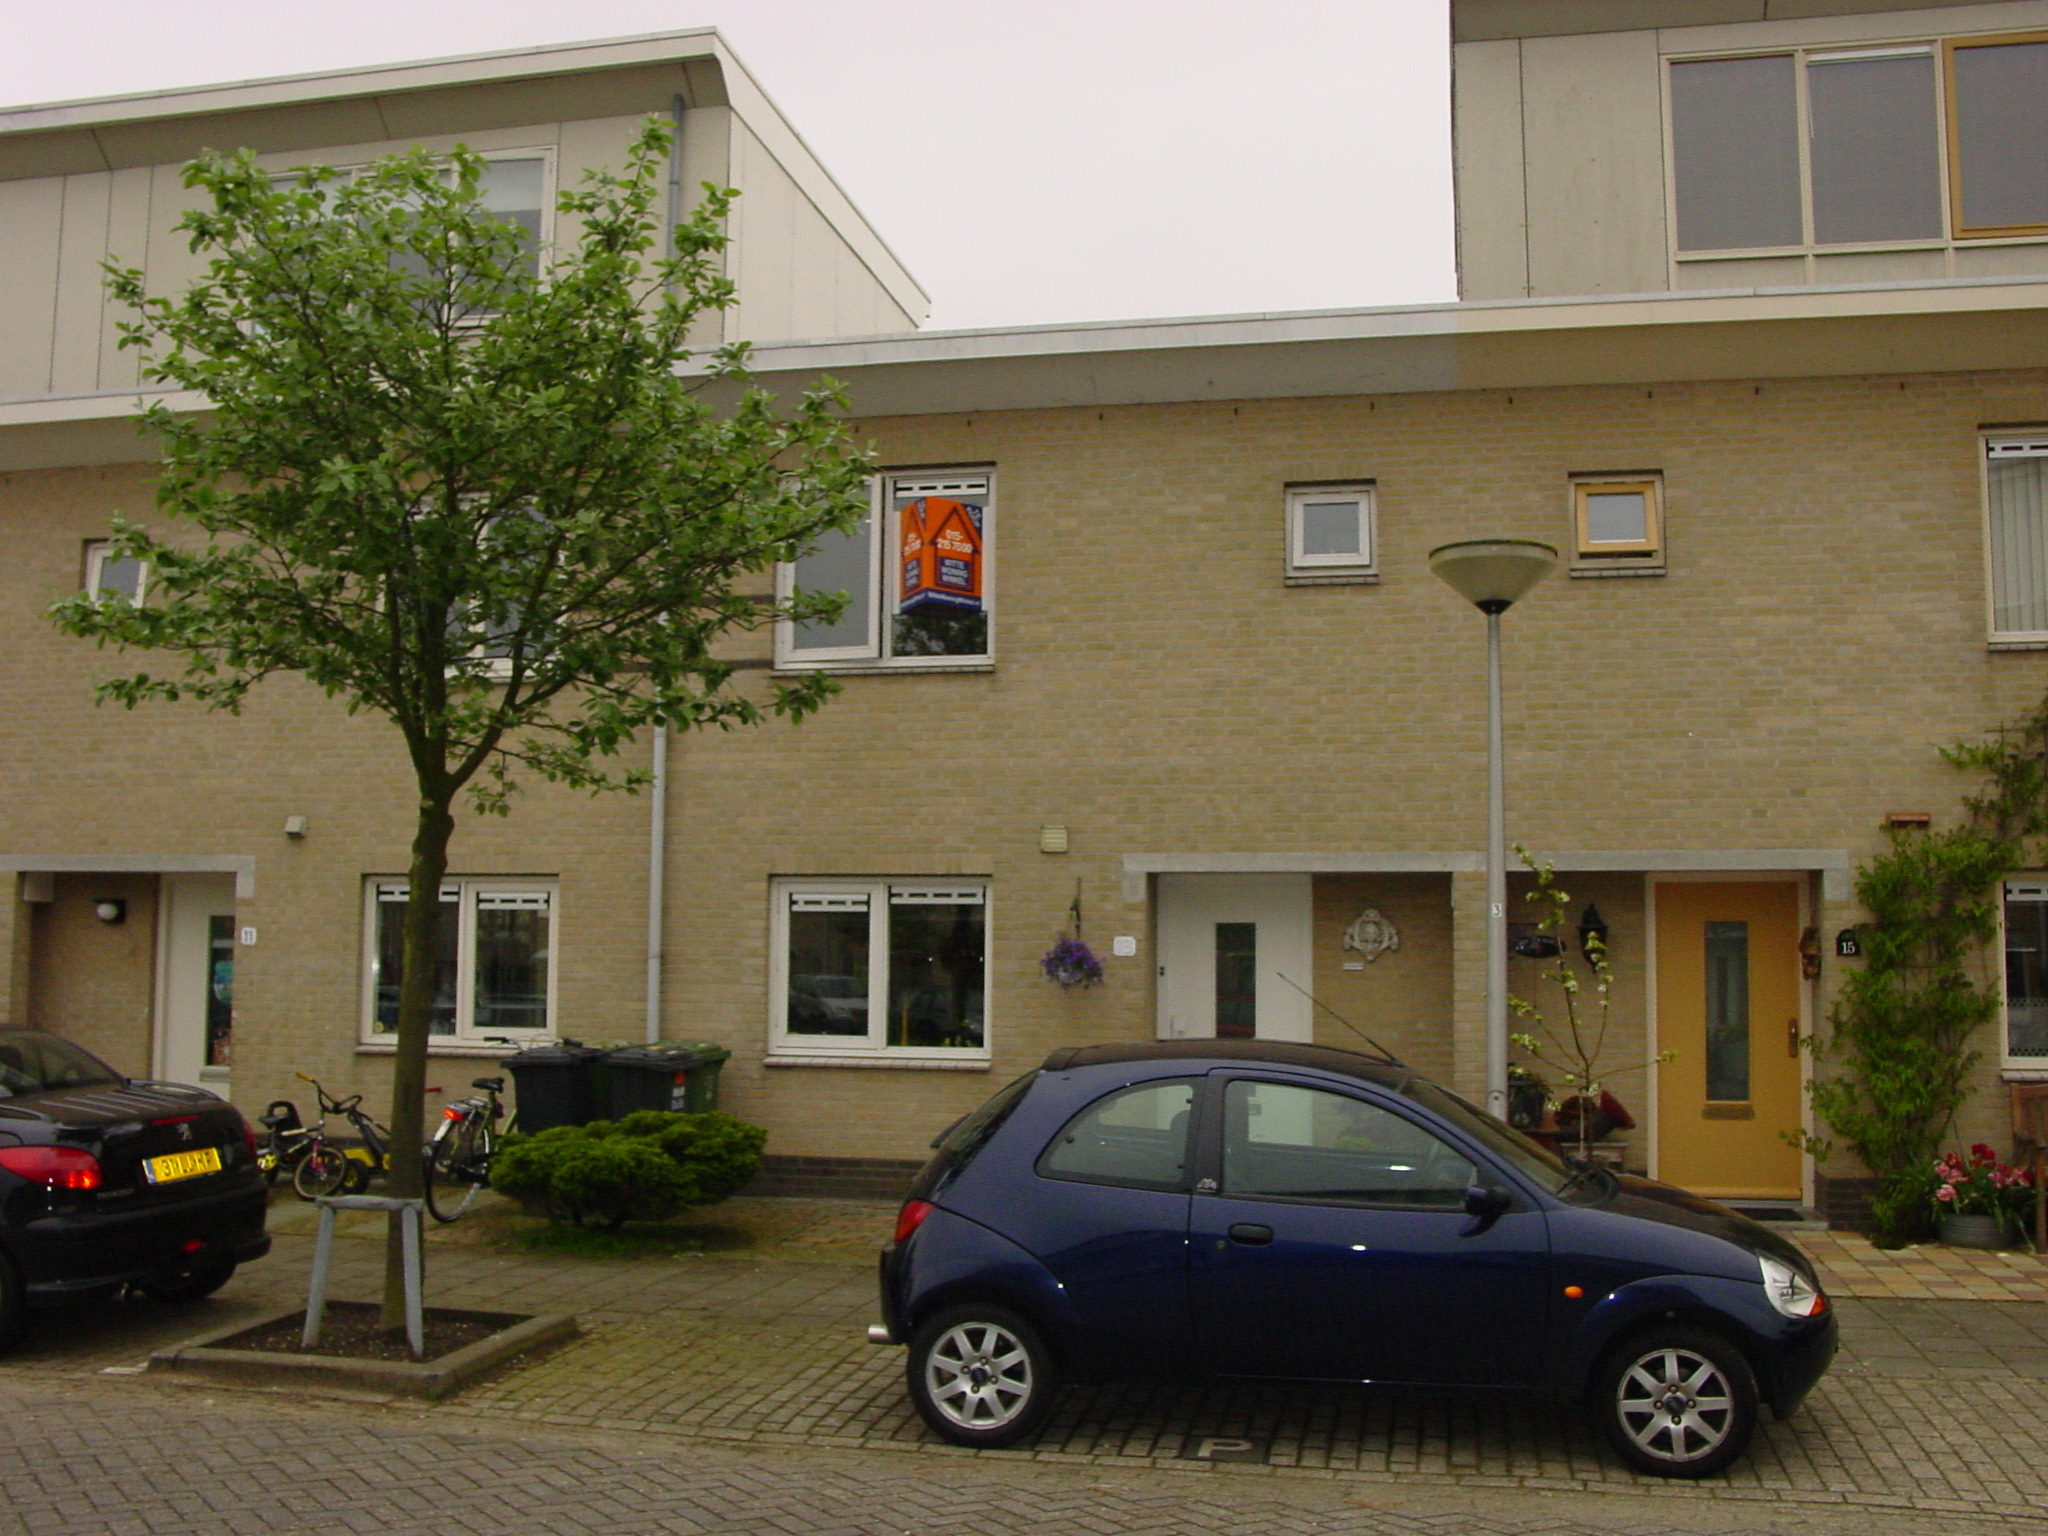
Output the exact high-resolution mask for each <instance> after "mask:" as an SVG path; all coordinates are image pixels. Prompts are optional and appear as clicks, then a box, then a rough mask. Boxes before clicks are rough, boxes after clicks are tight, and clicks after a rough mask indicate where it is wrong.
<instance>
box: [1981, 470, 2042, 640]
mask: <svg viewBox="0 0 2048 1536" xmlns="http://www.w3.org/2000/svg"><path fill="white" fill-rule="evenodd" d="M1989 451H1990V455H1991V462H1990V463H1989V464H1987V465H1986V466H1985V471H1986V474H1985V479H1986V482H1987V486H1988V494H1989V500H1990V504H1991V505H1990V512H1991V628H1992V630H1993V632H1994V633H1997V634H2002V635H2026V634H2041V633H2044V632H2048V441H2044V442H2040V443H2024V444H2022V443H1993V444H1991V445H1990V450H1989Z"/></svg>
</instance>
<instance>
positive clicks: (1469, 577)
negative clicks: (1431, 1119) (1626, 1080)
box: [1429, 539, 1557, 1120]
mask: <svg viewBox="0 0 2048 1536" xmlns="http://www.w3.org/2000/svg"><path fill="white" fill-rule="evenodd" d="M1556 564H1557V551H1556V550H1555V549H1552V548H1551V547H1550V546H1549V545H1548V544H1539V543H1537V542H1536V541H1535V540H1533V539H1467V540H1464V541H1463V542H1461V543H1457V544H1444V545H1440V546H1438V547H1437V548H1435V549H1433V550H1431V551H1430V552H1429V568H1430V570H1431V571H1433V572H1435V573H1436V575H1437V576H1438V577H1439V578H1440V579H1441V580H1442V581H1443V582H1444V584H1445V585H1447V586H1448V587H1450V589H1451V590H1452V591H1454V592H1456V593H1457V594H1458V596H1460V597H1462V598H1464V599H1465V600H1466V601H1467V602H1469V603H1471V604H1472V605H1473V606H1474V607H1476V608H1477V609H1478V610H1479V611H1480V612H1481V613H1483V614H1485V615H1486V1111H1487V1113H1488V1114H1490V1115H1493V1116H1494V1117H1496V1118H1497V1119H1500V1120H1506V1119H1507V1117H1508V850H1507V782H1506V776H1505V774H1504V773H1503V771H1502V768H1501V727H1500V616H1501V615H1502V614H1503V613H1506V612H1507V611H1508V609H1509V608H1510V607H1511V606H1513V604H1514V603H1515V602H1517V601H1518V600H1519V599H1520V598H1521V597H1522V595H1523V594H1524V593H1526V592H1527V591H1528V590H1529V589H1530V588H1531V587H1533V586H1535V585H1536V583H1537V582H1539V581H1541V580H1542V579H1543V578H1544V577H1545V576H1547V575H1549V574H1550V571H1551V568H1552V567H1553V566H1555V565H1556Z"/></svg>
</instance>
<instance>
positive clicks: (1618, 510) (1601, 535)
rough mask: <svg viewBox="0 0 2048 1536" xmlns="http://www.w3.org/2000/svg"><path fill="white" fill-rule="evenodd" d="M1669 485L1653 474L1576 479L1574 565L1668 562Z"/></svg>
mask: <svg viewBox="0 0 2048 1536" xmlns="http://www.w3.org/2000/svg"><path fill="white" fill-rule="evenodd" d="M1663 503H1664V485H1663V481H1662V480H1661V479H1660V478H1659V477H1658V476H1656V475H1654V474H1631V475H1611V476H1610V475H1585V476H1580V477H1578V478H1575V479H1574V480H1573V481H1572V534H1573V544H1572V547H1573V550H1574V551H1575V558H1574V560H1573V570H1574V573H1575V574H1585V573H1588V572H1596V573H1597V572H1600V571H1623V570H1645V569H1647V570H1659V571H1661V570H1662V569H1663V566H1664V505H1663Z"/></svg>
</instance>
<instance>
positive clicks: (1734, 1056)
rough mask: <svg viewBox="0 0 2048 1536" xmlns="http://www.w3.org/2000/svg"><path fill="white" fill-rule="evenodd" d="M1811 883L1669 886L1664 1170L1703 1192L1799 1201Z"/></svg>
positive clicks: (1661, 895) (1661, 1034) (1660, 1154)
mask: <svg viewBox="0 0 2048 1536" xmlns="http://www.w3.org/2000/svg"><path fill="white" fill-rule="evenodd" d="M1799 985H1800V982H1799V888H1798V887H1797V886H1796V885H1794V884H1793V883H1792V882H1791V881H1789V880H1786V881H1758V882H1755V883H1754V884H1751V883H1742V884H1735V883H1723V882H1720V881H1706V882H1697V883H1694V882H1685V883H1677V884H1669V885H1666V884H1659V885H1658V887H1657V1046H1658V1049H1659V1050H1665V1051H1674V1052H1676V1053H1677V1054H1676V1056H1675V1057H1674V1058H1673V1059H1672V1060H1670V1061H1668V1062H1666V1063H1664V1065H1663V1066H1661V1067H1659V1068H1658V1070H1657V1173H1658V1177H1660V1178H1662V1179H1665V1180H1667V1181H1669V1182H1670V1183H1673V1184H1681V1185H1683V1186H1685V1187H1686V1188H1687V1189H1690V1190H1693V1191H1695V1192H1697V1193H1699V1194H1702V1195H1714V1196H1718V1197H1747V1198H1750V1199H1768V1200H1796V1199H1798V1198H1799V1197H1800V1187H1799V1183H1800V1181H1799V1150H1798V1148H1796V1147H1795V1146H1793V1145H1792V1144H1791V1143H1790V1142H1788V1141H1787V1140H1786V1139H1785V1133H1786V1132H1788V1131H1797V1130H1798V1129H1799V1126H1800V1102H1799V1094H1800V1086H1799Z"/></svg>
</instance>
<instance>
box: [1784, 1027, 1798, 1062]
mask: <svg viewBox="0 0 2048 1536" xmlns="http://www.w3.org/2000/svg"><path fill="white" fill-rule="evenodd" d="M1785 1054H1786V1055H1788V1056H1790V1057H1792V1058H1793V1059H1794V1060H1797V1059H1798V1056H1799V1021H1798V1020H1797V1019H1788V1020H1786V1021H1785Z"/></svg>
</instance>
